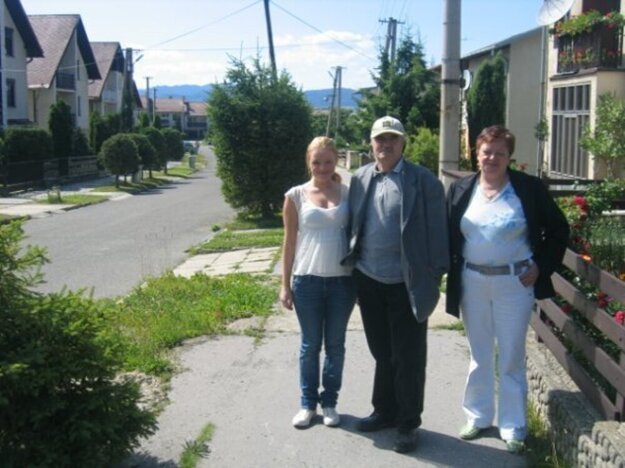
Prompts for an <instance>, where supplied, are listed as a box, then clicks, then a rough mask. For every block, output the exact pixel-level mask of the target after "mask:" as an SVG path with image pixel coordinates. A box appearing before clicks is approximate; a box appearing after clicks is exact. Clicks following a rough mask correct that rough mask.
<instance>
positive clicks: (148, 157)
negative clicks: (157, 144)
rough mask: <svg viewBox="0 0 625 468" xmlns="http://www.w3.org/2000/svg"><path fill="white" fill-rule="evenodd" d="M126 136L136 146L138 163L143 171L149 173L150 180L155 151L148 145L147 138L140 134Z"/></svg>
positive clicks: (155, 160)
mask: <svg viewBox="0 0 625 468" xmlns="http://www.w3.org/2000/svg"><path fill="white" fill-rule="evenodd" d="M128 136H129V137H130V138H131V139H132V141H133V142H134V143H135V145H137V152H138V153H139V161H140V163H141V165H142V166H143V168H144V169H147V170H148V171H150V179H151V178H152V168H154V165H155V164H156V162H157V159H156V150H155V149H154V147H153V146H152V143H150V140H149V139H148V137H147V136H145V135H142V134H140V133H128Z"/></svg>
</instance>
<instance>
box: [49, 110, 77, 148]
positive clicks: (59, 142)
mask: <svg viewBox="0 0 625 468" xmlns="http://www.w3.org/2000/svg"><path fill="white" fill-rule="evenodd" d="M48 126H49V128H50V133H51V134H52V148H53V150H54V156H55V157H57V158H68V157H69V156H70V155H71V154H72V136H73V133H74V118H73V117H72V110H71V108H70V107H69V105H67V104H66V103H65V102H64V101H59V102H57V103H56V104H54V105H52V107H51V108H50V120H49V122H48Z"/></svg>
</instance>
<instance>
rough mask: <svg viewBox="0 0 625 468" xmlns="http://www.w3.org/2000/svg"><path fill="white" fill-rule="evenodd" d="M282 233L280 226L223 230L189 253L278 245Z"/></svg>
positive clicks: (280, 242)
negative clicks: (251, 229) (249, 229)
mask: <svg viewBox="0 0 625 468" xmlns="http://www.w3.org/2000/svg"><path fill="white" fill-rule="evenodd" d="M283 235H284V230H283V229H282V228H274V229H262V230H255V231H223V232H220V233H219V234H217V235H216V236H215V237H213V238H212V239H211V240H209V241H208V242H204V243H202V244H200V245H197V246H193V247H191V248H190V249H189V253H190V254H192V255H198V254H205V253H211V252H223V251H226V250H236V249H246V248H250V247H280V246H281V245H282V236H283Z"/></svg>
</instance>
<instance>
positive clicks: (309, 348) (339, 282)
mask: <svg viewBox="0 0 625 468" xmlns="http://www.w3.org/2000/svg"><path fill="white" fill-rule="evenodd" d="M292 291H293V303H294V305H295V311H296V313H297V319H298V320H299V324H300V328H301V330H302V343H301V347H300V355H299V367H300V387H301V389H302V397H301V406H302V408H307V409H315V408H316V407H317V404H318V403H321V406H322V407H323V408H334V407H335V406H336V400H337V399H338V394H339V390H340V389H341V380H342V377H343V363H344V361H345V332H346V330H347V322H348V321H349V316H350V315H351V313H352V309H353V308H354V303H355V301H356V292H355V288H354V284H353V280H352V277H351V276H333V277H328V278H324V277H320V276H313V275H303V276H294V277H293V286H292ZM322 343H323V344H324V348H325V361H324V363H323V379H322V384H323V392H321V395H320V394H319V354H320V352H321V344H322Z"/></svg>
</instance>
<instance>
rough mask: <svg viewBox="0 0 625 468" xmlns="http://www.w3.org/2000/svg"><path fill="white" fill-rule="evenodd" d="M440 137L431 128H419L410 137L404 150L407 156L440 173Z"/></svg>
mask: <svg viewBox="0 0 625 468" xmlns="http://www.w3.org/2000/svg"><path fill="white" fill-rule="evenodd" d="M438 138H439V137H438V135H437V134H436V133H434V132H432V131H431V130H430V129H429V128H425V127H421V128H419V129H417V134H416V135H410V136H409V137H408V144H407V146H406V150H405V151H404V154H405V155H406V158H407V159H408V160H409V161H412V162H414V163H416V164H421V165H422V166H425V167H427V168H428V169H430V170H431V171H432V172H434V174H438V144H439V141H438Z"/></svg>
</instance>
